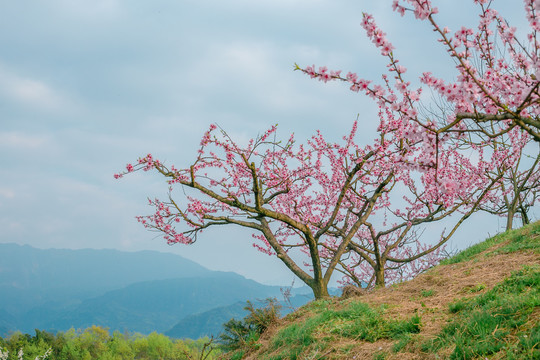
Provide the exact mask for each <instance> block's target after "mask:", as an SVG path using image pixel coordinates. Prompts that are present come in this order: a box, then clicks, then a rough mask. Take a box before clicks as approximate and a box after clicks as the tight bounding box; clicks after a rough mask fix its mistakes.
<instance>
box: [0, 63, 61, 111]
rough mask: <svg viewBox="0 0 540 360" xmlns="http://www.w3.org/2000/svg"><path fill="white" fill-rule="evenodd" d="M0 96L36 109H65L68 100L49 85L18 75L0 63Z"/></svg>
mask: <svg viewBox="0 0 540 360" xmlns="http://www.w3.org/2000/svg"><path fill="white" fill-rule="evenodd" d="M0 96H2V97H5V98H7V99H9V100H11V101H15V102H17V103H21V104H23V105H25V106H31V107H34V108H37V109H38V110H49V111H56V110H60V109H65V108H66V106H68V104H69V101H68V100H67V98H66V97H65V96H64V95H62V94H61V93H60V92H59V91H57V90H55V89H54V88H53V87H52V86H51V85H49V84H47V83H46V82H44V81H40V80H38V79H33V78H31V77H28V76H20V75H18V74H16V73H14V72H13V71H10V70H8V69H6V68H5V67H3V66H2V64H0Z"/></svg>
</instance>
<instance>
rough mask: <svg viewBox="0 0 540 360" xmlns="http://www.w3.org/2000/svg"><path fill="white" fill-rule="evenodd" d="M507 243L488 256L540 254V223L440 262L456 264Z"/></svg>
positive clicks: (493, 239) (491, 240) (473, 247)
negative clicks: (518, 252)
mask: <svg viewBox="0 0 540 360" xmlns="http://www.w3.org/2000/svg"><path fill="white" fill-rule="evenodd" d="M506 241H508V244H506V245H504V246H503V247H502V248H499V249H497V250H493V251H491V252H488V255H495V254H508V253H511V252H515V251H520V250H535V251H537V252H540V222H535V223H533V224H529V225H527V226H524V227H522V228H520V229H516V230H510V231H507V232H505V233H502V234H498V235H496V236H493V237H491V238H489V239H487V240H485V241H483V242H481V243H478V244H476V245H473V246H471V247H469V248H467V249H465V250H463V251H461V252H459V253H458V254H457V255H455V256H453V257H451V258H449V259H445V260H443V261H441V264H443V265H449V264H456V263H460V262H464V261H469V260H472V259H474V258H475V257H476V256H477V255H478V254H480V253H481V252H484V251H486V250H489V249H491V248H492V247H493V246H495V245H497V244H501V243H504V242H506Z"/></svg>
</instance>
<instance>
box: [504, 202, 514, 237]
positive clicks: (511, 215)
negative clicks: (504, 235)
mask: <svg viewBox="0 0 540 360" xmlns="http://www.w3.org/2000/svg"><path fill="white" fill-rule="evenodd" d="M515 215H516V210H515V209H514V207H513V206H512V209H508V213H507V216H506V231H508V230H512V226H513V225H514V216H515Z"/></svg>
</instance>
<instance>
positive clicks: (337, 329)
mask: <svg viewBox="0 0 540 360" xmlns="http://www.w3.org/2000/svg"><path fill="white" fill-rule="evenodd" d="M230 358H231V359H261V360H262V359H268V360H270V359H272V360H277V359H312V360H315V359H400V360H405V359H475V358H478V359H485V358H489V359H540V222H537V223H535V224H531V225H529V226H526V227H524V228H522V229H518V230H513V231H510V232H506V233H503V234H500V235H497V236H495V237H493V238H490V239H488V240H486V241H484V242H482V243H480V244H477V245H475V246H473V247H471V248H469V249H467V250H465V251H463V252H461V253H459V254H458V255H456V256H455V257H453V258H451V259H447V260H446V261H444V262H443V263H442V264H441V265H439V266H437V267H434V268H432V269H431V270H429V271H427V272H426V273H424V274H422V275H420V276H418V277H417V278H415V279H414V280H412V281H409V282H405V283H401V284H397V285H393V286H390V287H387V288H384V289H377V290H374V291H371V292H369V293H367V294H365V295H363V296H360V297H355V298H350V299H344V300H340V299H337V298H333V299H329V300H321V301H317V302H312V303H310V304H308V305H306V306H304V307H302V308H301V309H299V310H298V311H296V312H294V313H292V314H289V315H288V316H286V317H285V318H283V319H281V320H280V321H279V323H278V324H275V325H274V326H273V327H271V328H270V329H269V330H268V331H267V332H266V333H264V334H263V335H262V336H261V338H260V339H258V340H257V341H256V342H252V343H250V344H249V345H245V346H244V347H243V348H242V349H241V350H239V351H237V352H235V353H230Z"/></svg>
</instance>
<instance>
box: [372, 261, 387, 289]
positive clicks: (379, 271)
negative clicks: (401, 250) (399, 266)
mask: <svg viewBox="0 0 540 360" xmlns="http://www.w3.org/2000/svg"><path fill="white" fill-rule="evenodd" d="M385 282H386V280H385V278H384V266H380V265H379V266H377V267H376V268H375V286H376V287H384V286H385V285H386V284H385Z"/></svg>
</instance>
